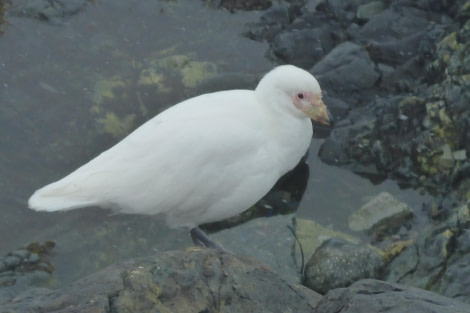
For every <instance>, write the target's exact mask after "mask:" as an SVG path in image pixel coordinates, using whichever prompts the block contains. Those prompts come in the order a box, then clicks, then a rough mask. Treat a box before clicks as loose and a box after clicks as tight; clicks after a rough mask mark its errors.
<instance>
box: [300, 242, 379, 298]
mask: <svg viewBox="0 0 470 313" xmlns="http://www.w3.org/2000/svg"><path fill="white" fill-rule="evenodd" d="M382 266H383V258H382V256H381V255H380V254H378V253H377V251H376V250H374V249H372V248H370V247H368V246H365V245H360V244H353V243H351V242H348V241H345V240H343V239H339V238H331V239H329V240H327V241H325V242H324V243H323V244H322V245H321V246H320V247H319V248H318V249H317V250H316V251H315V253H314V254H313V255H312V257H311V258H310V260H309V261H308V263H307V265H306V267H305V274H304V284H305V285H306V286H307V287H309V288H311V289H313V290H315V291H317V292H319V293H321V294H324V293H326V292H328V291H329V290H331V289H335V288H340V287H347V286H349V285H350V284H352V283H354V282H355V281H357V280H360V279H363V278H378V277H379V275H380V271H381V269H382Z"/></svg>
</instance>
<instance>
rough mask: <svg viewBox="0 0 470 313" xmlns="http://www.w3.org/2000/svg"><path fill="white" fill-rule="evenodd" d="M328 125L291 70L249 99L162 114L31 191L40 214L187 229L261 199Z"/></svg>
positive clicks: (221, 97)
mask: <svg viewBox="0 0 470 313" xmlns="http://www.w3.org/2000/svg"><path fill="white" fill-rule="evenodd" d="M310 118H313V119H315V120H317V121H320V122H322V123H325V124H328V123H329V120H328V115H327V111H326V107H325V106H324V104H323V102H322V101H321V90H320V86H319V85H318V82H317V81H316V80H315V78H314V77H313V76H312V75H311V74H309V73H308V72H306V71H304V70H302V69H299V68H297V67H294V66H291V65H284V66H279V67H277V68H275V69H274V70H272V71H271V72H269V73H268V74H266V75H265V76H264V78H263V79H262V80H261V81H260V83H259V84H258V86H257V88H256V90H255V91H250V90H230V91H221V92H215V93H210V94H204V95H201V96H198V97H195V98H191V99H188V100H186V101H183V102H181V103H179V104H177V105H175V106H173V107H171V108H170V109H168V110H166V111H164V112H162V113H161V114H159V115H157V116H156V117H154V118H153V119H151V120H149V121H148V122H146V123H145V124H143V125H142V126H141V127H139V128H138V129H136V130H135V131H134V132H132V133H131V134H130V135H129V136H127V137H126V138H124V139H123V140H122V141H120V142H119V143H117V144H116V145H115V146H113V147H111V148H110V149H109V150H107V151H105V152H103V153H102V154H100V155H99V156H97V157H96V158H94V159H93V160H91V161H90V162H88V163H86V164H85V165H83V166H81V167H80V168H78V169H77V170H75V171H74V172H72V173H71V174H69V175H68V176H66V177H64V178H62V179H61V180H59V181H56V182H54V183H52V184H50V185H47V186H45V187H43V188H41V189H39V190H37V191H36V192H35V193H34V194H33V195H32V196H31V198H30V199H29V207H30V208H31V209H34V210H38V211H58V210H71V209H76V208H81V207H87V206H101V207H111V208H115V209H117V210H119V211H120V212H122V213H137V214H164V215H165V216H166V220H167V222H168V224H169V226H171V227H179V226H186V227H189V228H195V227H197V226H198V225H200V224H202V223H207V222H213V221H217V220H221V219H224V218H227V217H231V216H234V215H236V214H239V213H241V212H242V211H244V210H246V209H247V208H249V207H250V206H251V205H253V204H254V203H256V202H257V201H258V200H259V199H261V198H262V197H263V196H264V195H265V194H266V193H267V192H268V191H269V190H270V188H271V187H272V186H273V185H274V184H275V183H276V181H277V180H278V179H279V178H280V177H281V176H282V175H283V174H285V173H286V172H287V171H289V170H291V169H292V168H293V167H294V166H295V165H296V164H297V163H298V162H299V160H300V159H301V157H302V156H303V155H304V153H305V152H306V150H307V149H308V147H309V144H310V140H311V136H312V125H311V122H310Z"/></svg>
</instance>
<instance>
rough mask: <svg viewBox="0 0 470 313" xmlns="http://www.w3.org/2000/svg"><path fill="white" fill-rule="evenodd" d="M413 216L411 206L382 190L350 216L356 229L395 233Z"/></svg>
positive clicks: (352, 225)
mask: <svg viewBox="0 0 470 313" xmlns="http://www.w3.org/2000/svg"><path fill="white" fill-rule="evenodd" d="M412 217H413V212H412V210H411V208H410V207H409V206H408V205H407V204H406V203H404V202H401V201H399V200H398V199H396V198H394V197H393V196H392V195H391V194H389V193H388V192H381V193H380V194H379V195H377V196H376V197H374V198H373V199H372V200H370V201H369V202H367V203H366V204H365V205H363V206H362V207H361V208H360V209H359V210H357V211H356V212H354V214H352V215H351V216H350V217H349V228H350V229H351V230H354V231H367V232H378V233H388V234H389V233H394V232H395V231H396V230H398V229H399V228H400V227H401V226H402V225H403V224H404V223H406V222H407V221H409V220H410V219H411V218H412Z"/></svg>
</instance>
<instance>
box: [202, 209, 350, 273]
mask: <svg viewBox="0 0 470 313" xmlns="http://www.w3.org/2000/svg"><path fill="white" fill-rule="evenodd" d="M291 229H292V230H294V232H295V236H296V237H297V238H298V239H299V241H300V244H301V245H302V250H303V255H302V254H301V253H300V248H299V245H298V242H296V239H295V237H294V234H293V233H292V231H291ZM210 236H211V238H212V239H214V240H215V241H216V242H218V243H220V244H222V245H223V246H224V247H225V248H226V249H228V250H230V251H231V252H233V253H236V254H237V255H250V256H252V257H255V258H256V259H258V260H260V261H262V262H264V263H265V264H268V265H269V266H270V267H271V268H272V269H274V270H275V271H276V272H277V273H278V274H279V275H281V276H282V277H284V278H285V279H287V280H289V281H292V282H300V281H301V280H302V273H301V267H302V262H305V261H308V259H309V258H310V256H311V255H312V254H313V253H314V251H315V250H316V249H317V248H318V247H319V246H321V244H322V243H323V242H325V241H327V240H329V239H330V238H342V239H344V240H347V241H348V242H351V243H355V244H358V243H359V240H358V239H357V238H355V237H353V236H350V235H347V234H345V233H341V232H337V231H333V230H331V229H327V228H325V227H322V226H321V225H320V224H318V223H316V222H315V221H312V220H306V219H296V218H295V215H294V214H288V215H281V216H271V217H267V218H257V219H253V220H251V221H249V222H246V223H244V224H241V225H238V226H237V227H233V228H229V229H225V230H222V231H219V232H217V233H214V234H211V235H210ZM302 258H303V259H302Z"/></svg>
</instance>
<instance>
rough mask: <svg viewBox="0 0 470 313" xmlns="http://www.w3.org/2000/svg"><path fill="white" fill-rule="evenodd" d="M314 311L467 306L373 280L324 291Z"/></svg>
mask: <svg viewBox="0 0 470 313" xmlns="http://www.w3.org/2000/svg"><path fill="white" fill-rule="evenodd" d="M314 312H315V313H337V312H341V313H357V312H374V313H403V312H413V313H463V312H470V306H469V305H467V304H465V303H463V302H460V301H458V300H454V299H451V298H447V297H444V296H441V295H438V294H436V293H434V292H430V291H426V290H422V289H418V288H413V287H406V286H403V285H399V284H394V283H388V282H383V281H378V280H373V279H365V280H361V281H358V282H356V283H354V284H353V285H351V286H350V287H349V288H340V289H335V290H332V291H330V292H328V293H327V294H326V295H325V296H324V297H323V298H322V300H321V301H320V303H319V304H318V306H317V307H316V308H315V310H314Z"/></svg>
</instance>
